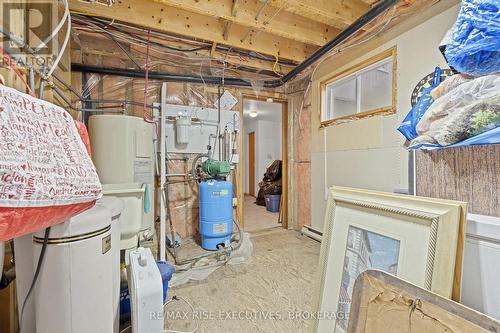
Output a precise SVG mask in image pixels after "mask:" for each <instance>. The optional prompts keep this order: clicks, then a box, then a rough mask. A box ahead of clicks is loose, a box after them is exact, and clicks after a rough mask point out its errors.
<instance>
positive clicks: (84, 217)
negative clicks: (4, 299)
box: [16, 205, 116, 333]
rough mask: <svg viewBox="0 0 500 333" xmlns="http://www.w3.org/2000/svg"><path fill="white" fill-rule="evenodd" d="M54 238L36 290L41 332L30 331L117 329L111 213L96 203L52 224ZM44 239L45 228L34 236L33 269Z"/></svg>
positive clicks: (82, 331)
mask: <svg viewBox="0 0 500 333" xmlns="http://www.w3.org/2000/svg"><path fill="white" fill-rule="evenodd" d="M49 237H50V238H49V241H48V245H47V248H46V253H45V258H44V261H43V266H42V269H41V271H40V275H39V277H38V280H37V284H36V287H35V289H34V292H33V294H32V297H33V301H34V305H35V318H36V331H31V332H37V333H53V332H65V333H80V332H81V333H84V332H85V333H86V332H113V329H114V328H113V326H114V317H113V315H112V314H113V293H114V285H113V283H114V281H115V278H114V277H113V272H114V270H113V269H111V267H112V265H113V252H112V251H111V249H112V245H113V244H112V240H111V213H110V211H109V210H108V209H106V208H103V207H102V206H100V205H96V206H94V207H93V208H90V209H88V210H86V211H85V212H83V213H81V214H78V215H76V216H74V217H73V218H71V219H70V220H68V221H67V222H65V223H62V224H59V225H56V226H53V227H52V228H51V232H50V236H49ZM43 242H44V230H42V231H40V232H37V233H35V234H33V243H34V244H33V255H32V257H33V265H34V266H33V267H36V264H37V262H38V258H39V255H40V251H41V249H42V246H43ZM16 257H17V254H16ZM21 304H22V303H21ZM24 332H28V331H24ZM115 332H116V331H115Z"/></svg>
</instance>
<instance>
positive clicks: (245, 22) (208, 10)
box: [70, 0, 374, 67]
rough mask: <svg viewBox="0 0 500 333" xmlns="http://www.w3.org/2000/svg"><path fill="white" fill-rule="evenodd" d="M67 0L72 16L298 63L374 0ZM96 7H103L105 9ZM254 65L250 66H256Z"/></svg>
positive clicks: (362, 12) (367, 7) (366, 8)
mask: <svg viewBox="0 0 500 333" xmlns="http://www.w3.org/2000/svg"><path fill="white" fill-rule="evenodd" d="M100 2H101V3H99V1H90V0H70V9H71V11H72V12H73V13H78V14H85V15H90V16H97V17H101V18H105V19H109V20H116V21H120V22H123V23H128V24H133V25H138V26H141V27H145V28H150V29H154V30H156V31H159V32H165V33H169V34H174V35H178V36H183V37H188V38H191V39H194V40H198V41H206V42H211V43H212V44H213V45H214V48H215V46H216V45H222V46H225V47H229V48H237V49H241V50H247V51H249V52H252V53H254V54H258V55H265V56H272V57H277V58H279V59H280V60H284V61H290V62H294V63H299V62H301V61H303V60H304V59H306V58H307V57H308V56H310V55H311V54H312V53H313V52H314V51H316V50H317V49H318V48H320V47H321V46H323V45H324V44H325V43H327V42H328V41H329V40H331V39H332V38H333V37H335V36H336V35H337V34H338V33H340V32H341V31H342V30H343V29H344V28H346V27H347V26H348V25H350V24H351V23H352V22H354V21H355V20H356V19H357V18H359V17H360V16H362V15H363V14H365V13H366V12H367V11H368V10H370V8H371V7H372V6H373V4H374V0H141V1H137V0H135V1H134V0H115V1H111V0H106V1H104V0H100ZM102 3H109V4H111V5H109V6H107V5H104V4H102ZM259 64H260V63H259V62H255V64H254V66H255V67H259Z"/></svg>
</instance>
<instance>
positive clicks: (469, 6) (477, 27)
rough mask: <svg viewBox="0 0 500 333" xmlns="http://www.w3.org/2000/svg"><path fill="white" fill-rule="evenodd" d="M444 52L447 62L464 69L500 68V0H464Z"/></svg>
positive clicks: (484, 70)
mask: <svg viewBox="0 0 500 333" xmlns="http://www.w3.org/2000/svg"><path fill="white" fill-rule="evenodd" d="M445 55H446V59H447V60H448V64H449V65H450V66H452V67H454V68H455V69H456V70H458V71H459V72H461V73H467V74H472V75H488V74H493V73H497V72H500V1H499V0H462V7H461V8H460V13H459V14H458V18H457V22H456V24H455V31H454V33H453V36H452V38H451V41H450V43H449V44H448V45H447V47H446V51H445Z"/></svg>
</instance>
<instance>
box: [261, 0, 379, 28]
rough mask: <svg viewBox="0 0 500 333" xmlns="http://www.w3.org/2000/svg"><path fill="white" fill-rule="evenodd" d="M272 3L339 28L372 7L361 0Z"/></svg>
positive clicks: (307, 0) (282, 1)
mask: <svg viewBox="0 0 500 333" xmlns="http://www.w3.org/2000/svg"><path fill="white" fill-rule="evenodd" d="M270 4H271V5H272V6H274V7H277V8H283V10H284V11H288V12H291V13H294V14H297V15H301V16H304V17H307V18H308V19H310V20H313V21H317V22H322V23H324V24H327V25H331V26H334V27H336V28H339V29H344V28H345V27H347V26H348V25H349V24H351V23H352V22H354V21H355V20H356V19H357V18H358V17H360V16H361V15H363V14H365V13H366V12H367V11H368V10H370V8H371V6H370V5H369V4H367V3H365V2H363V1H361V0H270Z"/></svg>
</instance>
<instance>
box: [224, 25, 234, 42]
mask: <svg viewBox="0 0 500 333" xmlns="http://www.w3.org/2000/svg"><path fill="white" fill-rule="evenodd" d="M232 25H233V22H231V21H227V22H226V23H225V24H224V32H223V33H222V37H223V38H224V40H226V41H227V40H228V39H229V33H230V32H231V26H232Z"/></svg>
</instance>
